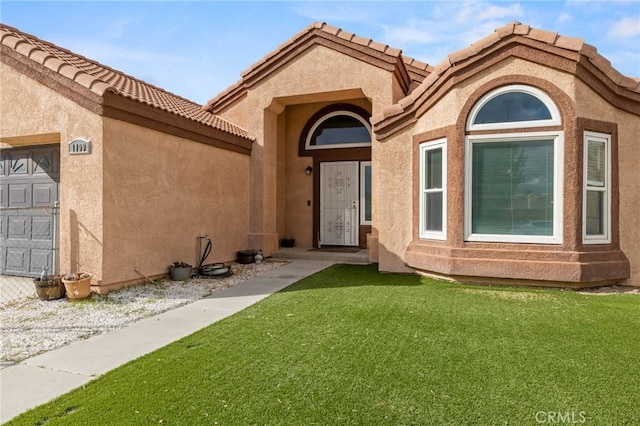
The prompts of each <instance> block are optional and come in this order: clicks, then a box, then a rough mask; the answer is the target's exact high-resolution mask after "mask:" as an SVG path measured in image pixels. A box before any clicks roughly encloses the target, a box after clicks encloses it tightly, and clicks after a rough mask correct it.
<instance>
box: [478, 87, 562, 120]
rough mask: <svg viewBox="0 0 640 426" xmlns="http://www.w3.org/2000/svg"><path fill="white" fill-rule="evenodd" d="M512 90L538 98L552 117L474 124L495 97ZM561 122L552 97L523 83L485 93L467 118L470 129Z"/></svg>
mask: <svg viewBox="0 0 640 426" xmlns="http://www.w3.org/2000/svg"><path fill="white" fill-rule="evenodd" d="M510 92H520V93H527V94H529V95H531V96H535V97H536V98H538V99H539V100H540V101H541V102H542V103H544V105H545V106H546V107H547V108H548V109H549V112H550V113H551V119H547V120H530V121H512V122H500V123H486V124H473V122H474V121H475V120H476V117H477V115H478V113H479V112H480V110H481V109H482V108H483V107H484V106H485V105H486V104H487V102H489V101H490V100H492V99H493V98H495V97H497V96H500V95H503V94H505V93H510ZM560 124H561V118H560V111H558V107H556V104H555V103H554V102H553V100H551V98H550V97H549V96H548V95H547V94H546V93H544V92H543V91H542V90H540V89H537V88H535V87H531V86H525V85H522V84H513V85H510V86H503V87H499V88H497V89H495V90H492V91H491V92H489V93H487V94H486V95H484V96H483V97H482V98H481V99H480V100H479V101H478V102H477V103H476V104H475V105H474V107H473V108H472V109H471V112H470V113H469V118H468V120H467V129H468V130H497V129H519V128H528V127H544V126H559V125H560Z"/></svg>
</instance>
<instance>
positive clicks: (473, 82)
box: [0, 23, 640, 292]
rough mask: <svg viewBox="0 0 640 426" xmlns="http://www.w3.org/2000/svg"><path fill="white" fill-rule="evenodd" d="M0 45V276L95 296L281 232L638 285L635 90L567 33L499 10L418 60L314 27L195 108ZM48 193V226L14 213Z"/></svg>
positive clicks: (549, 279) (436, 270)
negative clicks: (55, 274) (430, 60)
mask: <svg viewBox="0 0 640 426" xmlns="http://www.w3.org/2000/svg"><path fill="white" fill-rule="evenodd" d="M0 44H1V46H2V65H1V66H2V68H1V75H2V79H1V89H2V91H1V92H0V102H1V103H0V105H1V112H2V119H1V122H0V137H1V142H2V158H3V163H2V167H3V168H2V169H0V170H1V171H0V174H1V175H2V180H3V182H2V208H3V209H4V212H3V216H2V238H3V240H2V241H3V248H2V256H3V257H2V273H10V272H13V273H16V272H17V273H20V271H16V270H17V269H18V266H17V265H18V263H20V264H21V265H22V266H21V267H22V268H23V269H24V272H22V273H26V274H28V273H36V272H39V270H38V268H41V266H42V264H43V263H46V262H49V261H51V262H58V263H59V268H60V270H63V271H66V270H76V269H78V268H82V269H84V270H88V271H91V272H93V273H94V274H95V277H94V283H93V284H94V288H95V289H96V290H97V291H100V292H105V291H109V290H110V289H113V288H117V287H120V286H123V285H127V284H129V283H133V282H136V281H138V280H140V278H141V274H142V273H144V274H145V275H149V276H155V275H160V274H163V273H165V272H166V267H167V265H168V264H169V263H171V262H172V261H174V260H186V261H194V260H195V259H197V253H196V251H197V250H196V244H195V241H196V239H197V237H198V236H201V235H209V236H211V238H212V240H213V241H214V245H215V247H214V253H215V257H216V259H215V260H216V261H228V260H232V259H233V258H234V257H235V252H236V251H237V250H242V249H246V248H254V249H262V250H263V251H264V253H265V255H267V256H269V255H271V254H273V253H274V252H276V251H277V250H278V244H279V240H280V238H282V237H284V236H289V235H293V236H295V238H296V245H297V246H299V247H302V248H312V247H320V246H350V247H360V248H363V249H368V253H369V258H370V260H371V261H372V262H375V263H377V264H378V265H379V269H380V270H381V271H388V272H418V273H423V274H429V275H435V276H441V277H445V278H449V279H456V280H462V281H472V282H490V283H501V282H504V283H514V284H526V285H547V286H558V285H560V286H574V287H583V286H595V285H605V284H610V283H622V284H626V285H637V286H640V219H639V218H638V217H639V215H638V213H637V211H638V207H637V206H638V205H640V195H639V194H640V175H639V174H638V165H640V143H639V142H638V136H637V135H638V134H640V86H639V82H638V80H637V79H633V78H630V77H625V76H623V75H621V74H620V73H618V72H617V71H616V70H615V69H613V68H612V67H611V65H610V63H609V62H608V61H607V60H606V59H605V58H603V57H602V56H601V55H599V54H598V52H597V50H596V49H595V48H594V47H592V46H590V45H588V44H586V43H584V42H583V40H581V39H576V38H571V37H566V36H561V35H558V34H556V33H553V32H549V31H543V30H538V29H534V28H531V27H529V26H528V25H524V24H520V23H510V24H508V25H505V26H504V27H501V28H498V29H497V30H496V31H495V32H494V33H492V34H490V35H489V36H487V37H486V38H484V39H482V40H479V41H478V42H476V43H474V44H473V45H471V46H470V47H469V48H467V49H463V50H461V51H458V52H453V53H451V54H450V55H448V57H447V58H445V59H444V60H443V61H442V62H441V63H440V64H437V65H436V66H435V67H434V66H429V65H427V64H424V63H421V62H419V61H416V60H414V59H412V58H409V57H407V56H405V55H403V54H402V51H401V50H399V49H395V48H391V47H389V46H386V45H383V44H380V43H377V42H375V41H372V40H370V39H366V38H362V37H359V36H356V35H354V34H351V33H348V32H346V31H343V30H341V29H339V28H335V27H332V26H329V25H327V24H325V23H315V24H312V25H310V26H309V27H307V28H305V29H304V30H303V31H301V32H300V33H298V34H296V35H295V36H293V37H292V38H291V39H290V40H288V41H287V42H285V43H283V44H282V45H281V46H279V47H278V48H277V49H276V50H275V51H273V52H272V53H270V54H268V55H267V56H266V57H264V58H262V59H261V60H260V61H258V62H256V63H255V64H253V65H252V66H251V67H250V68H249V69H247V70H246V71H245V72H243V73H242V75H241V79H240V80H239V81H238V82H237V83H236V84H234V85H233V86H231V87H229V88H228V89H227V90H225V91H224V92H222V93H220V94H218V95H217V96H215V97H213V98H212V99H211V100H210V101H209V102H208V103H207V104H206V105H204V106H200V105H197V104H194V103H192V102H190V101H187V100H185V99H183V98H180V97H178V96H175V95H173V94H170V93H168V92H166V91H164V90H162V89H159V88H157V87H154V86H152V85H149V84H147V83H144V82H142V81H140V80H137V79H135V78H133V77H130V76H127V75H125V74H123V73H121V72H118V71H116V70H113V69H110V68H108V67H106V66H104V65H101V64H98V63H96V62H95V61H91V60H89V59H87V58H83V57H81V56H79V55H76V54H74V53H72V52H69V51H67V50H65V49H63V48H60V47H57V46H54V45H52V44H50V43H47V42H45V41H42V40H39V39H37V38H36V37H34V36H31V35H28V34H25V33H22V32H20V31H19V30H17V29H15V28H11V27H7V26H2V27H1V28H0ZM86 142H90V143H91V146H90V150H89V148H87V143H86ZM78 147H79V148H78ZM77 151H79V152H77ZM43 158H46V160H42V159H43ZM20 164H23V167H24V171H23V169H22V168H16V167H17V166H18V165H20ZM45 176H46V177H45ZM54 193H55V194H56V196H57V197H58V198H55V197H54V196H53V195H52V194H54ZM58 194H59V195H58ZM54 198H55V200H58V201H59V204H60V207H59V212H58V215H57V222H56V220H55V219H56V216H52V215H50V213H49V212H45V213H44V214H38V213H30V214H31V217H28V215H22V216H20V215H21V214H22V213H23V212H29V211H32V210H33V208H34V207H35V208H36V210H37V208H44V207H49V206H50V205H51V203H52V202H53V201H55V200H54ZM27 199H31V200H34V203H35V204H34V205H27V204H28V203H27V201H26V200H27ZM16 200H17V201H16ZM16 203H17V204H16ZM21 203H22V204H21ZM20 207H25V209H24V210H21V209H20ZM27 207H28V208H31V209H32V210H28V209H26V208H27ZM5 212H6V213H5ZM47 215H49V216H47ZM45 216H46V217H51V218H52V219H51V221H52V222H47V220H48V219H42V218H43V217H45ZM28 223H32V224H36V225H38V226H39V228H38V229H44V230H45V231H43V232H41V233H40V234H42V235H36V237H37V238H34V240H43V241H45V243H44V244H45V246H46V244H50V243H49V242H47V239H46V238H44V237H43V235H44V234H47V232H48V233H49V234H47V235H51V237H49V240H48V241H51V240H52V239H53V241H54V244H53V245H54V246H56V247H57V248H58V250H57V253H58V254H57V255H56V256H54V259H52V260H48V259H47V258H46V256H47V254H46V249H44V248H42V247H40V246H38V244H39V242H38V241H33V242H32V243H31V245H30V246H29V245H24V244H23V243H22V242H19V241H18V240H20V241H22V240H24V239H25V238H22V237H21V236H20V235H18V234H19V232H23V233H24V234H27V233H28V232H27V231H28V229H27V228H28V227H29V226H33V229H35V228H36V225H28ZM45 223H49V225H46V226H43V224H45ZM52 223H58V224H59V225H57V235H58V236H57V239H56V237H55V236H54V235H55V233H54V232H53V230H54V228H56V227H54V226H53V224H52ZM12 226H13V228H12ZM16 230H17V231H16ZM12 232H13V233H12ZM14 234H16V235H14ZM44 236H45V237H46V235H44ZM21 238H22V240H21ZM56 240H57V242H58V244H55V242H56ZM9 246H11V247H9ZM34 253H35V254H34ZM54 253H55V252H54ZM38 256H40V257H38ZM10 258H11V259H13V260H12V261H11V262H9V259H10ZM15 259H19V260H20V261H16V260H15ZM12 262H13V263H12ZM30 265H34V266H30ZM10 268H14V269H16V270H12V269H10Z"/></svg>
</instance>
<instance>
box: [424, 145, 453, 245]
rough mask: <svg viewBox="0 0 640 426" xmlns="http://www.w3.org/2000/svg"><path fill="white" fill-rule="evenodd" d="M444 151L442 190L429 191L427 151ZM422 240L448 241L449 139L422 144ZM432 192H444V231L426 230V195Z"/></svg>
mask: <svg viewBox="0 0 640 426" xmlns="http://www.w3.org/2000/svg"><path fill="white" fill-rule="evenodd" d="M436 149H442V188H439V189H435V190H434V189H432V190H428V189H426V188H425V173H426V164H425V161H424V159H425V153H426V152H427V151H431V150H436ZM419 152H420V207H419V215H420V220H419V223H420V225H419V226H420V238H424V239H432V240H446V239H447V139H446V138H442V139H436V140H433V141H429V142H423V143H421V144H420V150H419ZM428 192H431V193H434V192H442V230H440V231H432V230H427V229H426V220H425V208H426V206H425V194H426V193H428Z"/></svg>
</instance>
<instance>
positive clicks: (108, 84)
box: [0, 24, 250, 139]
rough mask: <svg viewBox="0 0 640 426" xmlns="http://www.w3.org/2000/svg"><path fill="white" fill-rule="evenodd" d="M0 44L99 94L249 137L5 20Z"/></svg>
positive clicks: (180, 100)
mask: <svg viewBox="0 0 640 426" xmlns="http://www.w3.org/2000/svg"><path fill="white" fill-rule="evenodd" d="M0 45H2V46H5V47H7V48H9V49H12V50H14V51H15V52H17V53H20V54H21V55H23V56H25V57H27V58H29V59H30V60H32V61H34V62H37V63H39V64H41V65H43V66H45V67H47V68H49V69H50V70H52V71H54V72H57V73H59V74H60V75H62V76H64V77H66V78H68V79H69V80H72V81H74V82H76V83H78V84H80V85H81V86H84V87H85V88H87V89H89V90H90V91H92V92H93V93H95V94H97V95H99V96H103V95H104V94H105V93H106V92H113V93H115V94H117V95H120V96H123V97H126V98H129V99H132V100H134V101H137V102H140V103H143V104H146V105H150V106H152V107H155V108H159V109H161V110H164V111H167V112H170V113H173V114H176V115H179V116H181V117H184V118H187V119H190V120H193V121H195V122H198V123H201V124H204V125H206V126H209V127H213V128H215V129H217V130H222V131H224V132H226V133H229V134H232V135H235V136H240V137H242V138H246V139H250V138H249V136H248V132H247V131H246V130H244V129H242V128H240V127H238V126H236V125H234V124H232V123H230V122H229V121H227V120H225V119H223V118H221V117H219V116H217V115H214V114H211V113H210V112H208V111H206V110H205V109H203V108H202V106H201V105H199V104H197V103H195V102H192V101H190V100H188V99H185V98H182V97H180V96H177V95H174V94H173V93H170V92H168V91H166V90H163V89H161V88H159V87H156V86H153V85H151V84H149V83H146V82H144V81H142V80H138V79H136V78H135V77H131V76H129V75H127V74H125V73H123V72H121V71H118V70H115V69H113V68H109V67H107V66H105V65H102V64H100V63H98V62H96V61H93V60H91V59H87V58H85V57H84V56H81V55H78V54H75V53H73V52H71V51H69V50H67V49H64V48H61V47H58V46H56V45H54V44H52V43H49V42H46V41H44V40H40V39H39V38H37V37H35V36H32V35H30V34H26V33H23V32H21V31H20V30H18V29H16V28H12V27H10V26H8V25H5V24H0Z"/></svg>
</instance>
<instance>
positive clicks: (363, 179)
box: [360, 161, 372, 225]
mask: <svg viewBox="0 0 640 426" xmlns="http://www.w3.org/2000/svg"><path fill="white" fill-rule="evenodd" d="M371 187H372V184H371V161H363V162H361V163H360V223H361V224H362V225H371V216H372V214H371V189H372V188H371Z"/></svg>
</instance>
